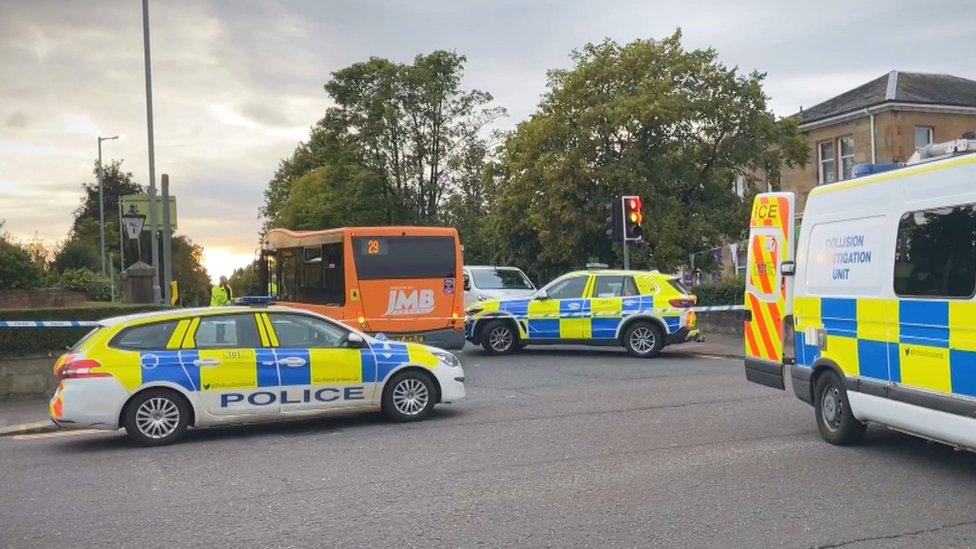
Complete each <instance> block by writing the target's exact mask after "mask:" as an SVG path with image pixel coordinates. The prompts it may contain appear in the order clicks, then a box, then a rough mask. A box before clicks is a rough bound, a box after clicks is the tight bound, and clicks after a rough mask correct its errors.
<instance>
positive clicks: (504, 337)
mask: <svg viewBox="0 0 976 549" xmlns="http://www.w3.org/2000/svg"><path fill="white" fill-rule="evenodd" d="M481 346H482V347H483V348H484V350H485V352H487V353H488V354H490V355H507V354H509V353H511V352H513V351H515V350H516V349H518V348H519V337H518V333H517V332H516V331H515V328H514V327H513V326H512V323H511V322H508V321H505V320H492V321H491V322H489V323H488V324H487V325H486V326H485V327H484V329H482V330H481Z"/></svg>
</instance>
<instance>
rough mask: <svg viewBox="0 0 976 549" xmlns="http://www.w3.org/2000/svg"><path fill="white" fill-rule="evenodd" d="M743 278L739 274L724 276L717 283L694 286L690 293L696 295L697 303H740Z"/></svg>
mask: <svg viewBox="0 0 976 549" xmlns="http://www.w3.org/2000/svg"><path fill="white" fill-rule="evenodd" d="M745 288H746V282H745V279H744V278H743V277H741V276H737V277H731V278H725V279H723V280H720V281H719V282H718V283H717V284H702V285H701V286H695V287H694V288H693V289H692V293H693V294H695V295H696V296H698V305H700V306H707V305H742V303H743V300H744V299H745V298H744V296H745Z"/></svg>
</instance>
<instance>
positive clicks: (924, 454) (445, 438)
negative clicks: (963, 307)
mask: <svg viewBox="0 0 976 549" xmlns="http://www.w3.org/2000/svg"><path fill="white" fill-rule="evenodd" d="M694 349H695V347H692V346H685V347H673V348H669V349H667V350H665V352H664V353H663V354H662V355H661V356H660V357H658V358H656V359H652V360H641V359H634V358H631V357H629V356H627V355H626V354H625V353H623V352H622V351H620V350H617V349H610V348H597V349H593V348H583V347H547V348H537V349H533V348H529V349H528V350H527V351H526V352H524V353H521V354H516V355H512V356H508V357H489V356H486V355H484V354H483V353H482V352H481V351H480V350H478V349H475V348H471V347H469V348H468V349H466V350H465V351H464V352H463V353H461V358H462V361H463V362H464V365H465V374H466V377H467V381H466V385H467V387H468V394H469V398H467V399H466V400H464V401H462V402H459V403H457V404H453V405H449V406H439V407H438V408H437V409H436V410H435V414H434V415H433V417H432V418H430V419H429V420H427V421H424V422H420V423H411V424H392V423H389V422H387V421H385V420H384V419H383V418H382V417H381V416H379V415H378V414H360V415H355V416H344V417H334V418H324V419H316V420H303V421H298V422H289V423H277V424H264V425H251V426H237V427H226V428H219V429H202V430H199V431H192V432H191V433H190V434H189V436H188V437H187V438H186V439H185V440H184V441H183V442H182V443H180V444H177V445H173V446H167V447H162V448H140V447H135V446H133V445H131V444H130V443H129V442H128V441H127V440H126V439H125V438H124V437H123V436H121V434H120V433H115V432H76V431H60V432H56V433H40V434H31V435H18V436H12V437H2V438H0V470H2V471H3V472H4V473H3V475H2V476H0V483H2V489H0V547H5V546H11V547H48V546H52V545H58V546H93V545H98V546H103V545H125V546H145V547H163V546H167V547H170V546H191V547H199V546H206V547H212V546H214V545H220V546H224V545H231V544H237V545H241V544H246V545H251V546H258V545H265V546H275V547H280V546H285V547H290V546H313V545H314V546H387V545H393V544H396V545H398V546H407V547H414V546H425V547H426V546H438V547H457V546H462V547H474V546H512V545H519V546H596V545H599V546H623V547H633V546H674V547H703V546H711V547H768V546H777V547H780V546H783V547H856V548H863V547H885V548H889V547H916V546H937V547H952V546H956V547H971V546H974V545H976V518H974V516H973V513H972V510H973V509H974V508H976V474H974V473H973V471H976V454H970V453H961V452H955V451H953V450H952V449H950V448H948V447H946V446H943V445H939V444H931V443H926V442H923V441H921V440H919V439H916V438H913V437H909V436H907V435H903V434H899V433H896V432H893V431H889V430H887V429H883V428H876V427H871V428H869V429H868V434H867V437H866V440H865V442H864V444H863V445H861V446H857V447H850V448H840V447H835V446H831V445H829V444H827V443H825V442H824V441H823V440H822V439H821V437H820V435H819V433H818V432H817V429H816V426H815V423H814V418H813V411H812V409H811V408H810V407H809V406H808V405H806V404H804V403H803V402H801V401H799V400H798V399H796V398H795V397H794V396H793V395H792V394H790V393H787V392H784V391H776V390H774V389H768V388H765V387H760V386H757V385H753V384H750V383H748V382H746V381H745V379H744V374H743V368H742V361H741V359H726V358H721V357H711V358H706V357H704V356H696V355H694V354H691V353H690V351H692V350H694ZM39 517H46V518H45V519H44V520H40V519H39Z"/></svg>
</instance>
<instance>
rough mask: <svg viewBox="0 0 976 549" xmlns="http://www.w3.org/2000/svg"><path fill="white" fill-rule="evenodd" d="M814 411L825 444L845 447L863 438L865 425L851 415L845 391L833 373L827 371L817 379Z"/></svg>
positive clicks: (838, 378)
mask: <svg viewBox="0 0 976 549" xmlns="http://www.w3.org/2000/svg"><path fill="white" fill-rule="evenodd" d="M814 409H815V411H816V414H817V428H818V429H819V430H820V435H821V436H823V438H824V440H826V441H827V442H829V443H831V444H837V445H839V446H846V445H848V444H856V443H858V442H860V440H861V438H862V437H863V436H864V431H865V425H864V424H863V423H861V422H860V421H858V420H857V418H855V417H854V415H853V414H852V413H851V405H850V402H848V400H847V390H846V389H845V388H844V383H843V382H842V381H841V379H840V376H838V375H837V374H836V373H835V372H833V371H827V372H824V373H823V374H821V375H820V377H818V378H817V396H816V401H815V404H814Z"/></svg>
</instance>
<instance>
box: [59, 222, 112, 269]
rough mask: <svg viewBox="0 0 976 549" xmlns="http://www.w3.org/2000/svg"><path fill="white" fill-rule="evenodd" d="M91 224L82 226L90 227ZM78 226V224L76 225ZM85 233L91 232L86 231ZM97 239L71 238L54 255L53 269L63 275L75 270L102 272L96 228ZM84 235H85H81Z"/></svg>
mask: <svg viewBox="0 0 976 549" xmlns="http://www.w3.org/2000/svg"><path fill="white" fill-rule="evenodd" d="M89 224H91V222H87V223H84V224H82V226H85V225H89ZM76 226H77V224H76ZM85 232H91V231H90V230H89V231H85ZM94 232H95V235H96V236H95V238H94V239H92V238H85V237H79V238H70V237H69V239H68V240H67V241H65V242H64V244H62V245H61V249H59V250H58V251H57V252H56V253H55V254H54V261H53V262H52V263H51V267H52V268H53V269H54V271H55V272H59V273H63V272H65V271H69V270H73V269H87V270H91V271H101V268H102V267H101V259H100V258H99V256H98V236H97V235H98V227H97V225H96V227H95V231H94ZM79 234H84V233H79Z"/></svg>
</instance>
